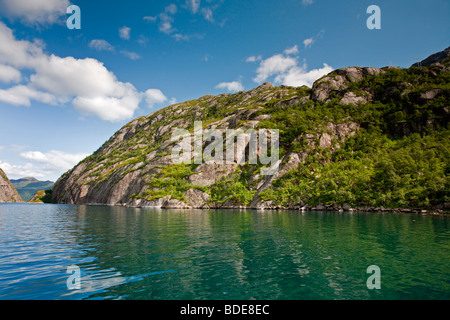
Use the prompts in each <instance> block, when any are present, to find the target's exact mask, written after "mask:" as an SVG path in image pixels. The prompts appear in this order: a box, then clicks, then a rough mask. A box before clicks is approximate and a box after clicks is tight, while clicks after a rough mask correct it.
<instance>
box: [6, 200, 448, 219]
mask: <svg viewBox="0 0 450 320" xmlns="http://www.w3.org/2000/svg"><path fill="white" fill-rule="evenodd" d="M2 204H31V205H33V204H69V205H86V206H109V207H126V208H142V209H163V210H171V209H172V210H173V209H176V210H192V209H194V210H219V209H225V210H257V211H266V210H267V211H275V210H282V211H300V212H318V211H321V212H330V213H343V212H366V213H396V214H402V213H406V214H408V213H409V214H419V215H434V216H443V215H446V216H450V211H449V210H445V209H429V208H428V209H421V208H384V207H350V206H345V205H344V206H337V205H334V204H333V205H317V206H310V205H305V206H292V207H284V206H267V207H253V206H220V207H219V206H209V205H202V206H176V205H161V206H148V205H128V204H120V203H117V204H111V203H44V202H1V203H0V205H2Z"/></svg>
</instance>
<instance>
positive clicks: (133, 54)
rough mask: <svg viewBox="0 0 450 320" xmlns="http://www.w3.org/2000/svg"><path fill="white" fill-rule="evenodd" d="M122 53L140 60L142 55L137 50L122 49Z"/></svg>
mask: <svg viewBox="0 0 450 320" xmlns="http://www.w3.org/2000/svg"><path fill="white" fill-rule="evenodd" d="M120 53H122V54H123V55H124V56H126V57H128V58H130V59H131V60H138V59H140V58H141V56H140V55H139V54H137V53H136V52H133V51H128V50H122V51H120Z"/></svg>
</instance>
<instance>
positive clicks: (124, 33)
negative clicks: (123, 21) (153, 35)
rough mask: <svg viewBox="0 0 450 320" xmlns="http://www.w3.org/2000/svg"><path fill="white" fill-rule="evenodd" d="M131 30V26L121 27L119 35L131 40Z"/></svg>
mask: <svg viewBox="0 0 450 320" xmlns="http://www.w3.org/2000/svg"><path fill="white" fill-rule="evenodd" d="M130 32H131V28H130V27H127V26H123V27H122V28H120V29H119V37H121V38H122V39H125V40H130Z"/></svg>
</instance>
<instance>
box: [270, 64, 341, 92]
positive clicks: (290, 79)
mask: <svg viewBox="0 0 450 320" xmlns="http://www.w3.org/2000/svg"><path fill="white" fill-rule="evenodd" d="M333 70H334V69H333V68H332V67H330V66H329V65H328V64H326V63H324V64H323V67H322V68H319V69H313V70H309V71H308V70H307V66H306V65H304V66H302V67H298V66H296V67H294V68H291V69H289V70H288V72H286V73H284V74H280V75H278V76H277V78H275V82H278V83H282V84H284V85H287V86H293V87H299V86H308V87H311V86H312V85H313V83H314V81H316V80H317V79H319V78H321V77H323V76H324V75H326V74H328V73H330V72H331V71H333Z"/></svg>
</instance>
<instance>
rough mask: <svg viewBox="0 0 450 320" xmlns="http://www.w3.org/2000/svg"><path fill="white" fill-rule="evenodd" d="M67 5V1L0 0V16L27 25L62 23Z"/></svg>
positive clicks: (68, 3)
mask: <svg viewBox="0 0 450 320" xmlns="http://www.w3.org/2000/svg"><path fill="white" fill-rule="evenodd" d="M69 5H70V2H69V0H39V1H30V0H0V15H2V16H6V17H8V18H13V19H19V20H20V21H22V22H23V23H25V24H29V25H34V24H40V25H46V24H54V23H57V22H61V23H62V22H63V21H64V19H63V18H64V17H65V15H66V10H67V7H68V6H69Z"/></svg>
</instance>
